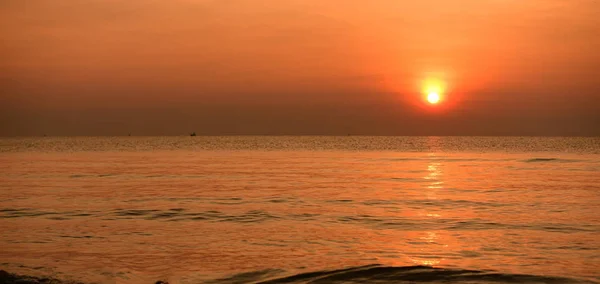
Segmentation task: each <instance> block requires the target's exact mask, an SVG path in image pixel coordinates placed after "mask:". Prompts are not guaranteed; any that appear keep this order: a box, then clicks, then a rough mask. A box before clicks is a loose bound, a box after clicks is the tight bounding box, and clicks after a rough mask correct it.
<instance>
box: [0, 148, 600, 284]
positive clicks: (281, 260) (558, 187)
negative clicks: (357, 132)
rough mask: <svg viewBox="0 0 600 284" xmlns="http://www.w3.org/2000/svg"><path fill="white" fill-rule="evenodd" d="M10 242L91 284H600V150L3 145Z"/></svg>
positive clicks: (8, 247)
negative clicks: (160, 283) (593, 283)
mask: <svg viewBox="0 0 600 284" xmlns="http://www.w3.org/2000/svg"><path fill="white" fill-rule="evenodd" d="M0 229H1V233H0V269H3V270H6V271H9V272H12V273H18V274H23V275H32V276H42V277H54V278H59V279H67V280H74V281H82V282H100V283H115V282H118V283H153V282H154V281H156V280H159V279H160V280H168V281H169V282H170V283H201V282H208V283H255V282H263V281H267V283H335V282H355V283H379V282H382V283H387V282H392V283H403V282H402V281H405V282H406V283H413V282H420V281H423V282H443V283H447V282H455V281H456V282H468V283H486V282H490V283H498V282H532V283H568V282H587V281H596V282H598V281H599V280H600V139H598V138H518V137H513V138H491V137H487V138H476V137H473V138H461V137H447V138H446V137H414V138H406V137H143V138H140V137H123V138H27V139H0ZM268 281H271V282H268Z"/></svg>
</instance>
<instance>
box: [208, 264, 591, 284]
mask: <svg viewBox="0 0 600 284" xmlns="http://www.w3.org/2000/svg"><path fill="white" fill-rule="evenodd" d="M274 273H276V271H274V270H264V271H257V272H250V273H242V274H237V275H234V276H232V277H229V278H223V279H218V280H213V281H209V282H208V283H213V284H221V283H261V284H279V283H315V284H316V283H557V284H558V283H561V284H562V283H597V282H594V281H591V280H583V279H571V278H562V277H551V276H538V275H525V274H506V273H498V272H490V271H478V270H464V269H446V268H434V267H430V266H405V267H392V266H381V265H367V266H359V267H351V268H346V269H339V270H324V271H314V272H307V273H301V274H296V275H291V276H286V277H282V278H273V279H265V278H268V277H269V276H271V275H273V274H274Z"/></svg>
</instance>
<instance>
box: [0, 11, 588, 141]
mask: <svg viewBox="0 0 600 284" xmlns="http://www.w3.org/2000/svg"><path fill="white" fill-rule="evenodd" d="M599 12H600V2H599V1H596V0H570V1H564V0H528V1H521V0H519V1H517V0H502V1H501V0H456V1H446V0H424V1H400V0H375V1H347V0H328V1H322V0H286V1H282V0H27V1H23V0H3V1H1V2H0V33H1V35H2V40H1V41H0V92H1V93H0V103H1V105H0V111H1V114H0V135H9V136H12V135H41V134H48V135H124V134H125V135H126V134H127V133H130V132H131V133H133V134H139V135H178V134H185V133H187V132H191V131H196V132H198V133H200V134H219V135H220V134H343V135H345V134H347V133H352V134H375V135H600V52H599V50H600V36H599V35H598V33H599V31H600V17H598V13H599ZM427 78H435V79H437V80H440V81H442V82H444V84H446V85H447V90H446V92H445V94H444V100H443V103H442V104H441V105H440V106H438V107H435V108H432V107H431V106H427V105H426V104H424V102H423V99H422V97H423V94H421V89H422V86H421V82H422V81H423V80H425V79H427Z"/></svg>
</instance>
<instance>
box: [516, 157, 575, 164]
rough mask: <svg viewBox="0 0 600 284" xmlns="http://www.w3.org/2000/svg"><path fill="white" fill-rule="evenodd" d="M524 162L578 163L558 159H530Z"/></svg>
mask: <svg viewBox="0 0 600 284" xmlns="http://www.w3.org/2000/svg"><path fill="white" fill-rule="evenodd" d="M524 162H525V163H543V162H559V163H573V162H580V161H578V160H567V159H559V158H532V159H527V160H525V161H524Z"/></svg>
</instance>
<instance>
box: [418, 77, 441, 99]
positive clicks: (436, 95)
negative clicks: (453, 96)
mask: <svg viewBox="0 0 600 284" xmlns="http://www.w3.org/2000/svg"><path fill="white" fill-rule="evenodd" d="M445 90H446V84H445V82H444V81H442V80H439V79H432V78H429V79H426V80H424V81H423V82H422V92H423V95H424V99H425V101H426V102H427V103H429V104H430V105H437V104H441V103H442V101H443V100H444V97H443V96H444V92H445Z"/></svg>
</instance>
